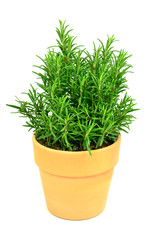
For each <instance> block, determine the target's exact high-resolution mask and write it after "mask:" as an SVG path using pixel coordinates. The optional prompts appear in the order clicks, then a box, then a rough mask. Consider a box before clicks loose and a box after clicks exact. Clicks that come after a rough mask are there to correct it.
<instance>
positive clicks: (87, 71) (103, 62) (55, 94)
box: [8, 21, 137, 154]
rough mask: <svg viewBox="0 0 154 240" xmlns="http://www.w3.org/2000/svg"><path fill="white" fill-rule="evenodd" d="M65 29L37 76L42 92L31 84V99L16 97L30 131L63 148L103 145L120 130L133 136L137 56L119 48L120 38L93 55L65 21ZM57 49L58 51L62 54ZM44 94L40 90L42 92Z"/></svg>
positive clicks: (109, 40)
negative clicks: (131, 89) (131, 84)
mask: <svg viewBox="0 0 154 240" xmlns="http://www.w3.org/2000/svg"><path fill="white" fill-rule="evenodd" d="M59 22H60V27H59V28H57V29H56V32H57V34H58V39H57V46H56V47H58V50H57V48H56V47H50V48H48V52H47V54H46V55H45V57H44V59H42V58H41V57H39V56H38V58H39V59H40V60H41V61H42V65H40V66H35V67H36V68H37V69H39V71H36V72H34V73H35V74H36V75H37V76H38V78H39V79H40V81H39V82H37V85H38V89H36V88H35V87H34V86H32V85H31V88H30V89H29V91H28V92H27V93H24V94H27V96H28V100H27V101H21V100H19V99H18V98H17V99H16V101H17V103H18V105H9V104H8V106H10V107H13V108H15V109H16V110H17V112H18V113H20V114H21V115H22V116H24V117H26V118H28V121H26V125H24V126H26V127H28V128H29V130H31V129H33V131H34V134H35V135H36V139H37V140H41V139H44V140H46V145H47V146H50V147H53V148H54V145H55V144H59V145H60V146H61V148H62V149H63V150H71V151H73V150H76V149H78V146H80V148H81V149H83V150H84V149H87V150H88V151H89V153H90V154H91V151H90V149H91V146H92V145H93V146H95V148H96V149H97V148H98V147H102V144H103V143H108V142H109V141H112V142H114V141H116V140H117V136H118V135H119V133H120V131H125V132H127V131H128V130H129V125H130V124H131V123H132V121H133V120H134V118H135V117H134V116H133V115H132V112H133V111H135V110H137V109H135V108H134V106H135V102H134V100H133V99H132V98H131V97H130V96H128V95H127V88H128V86H127V80H126V74H127V73H128V72H129V71H130V69H131V68H132V66H131V65H130V64H128V63H127V60H128V58H130V56H131V55H128V53H127V52H126V51H124V50H120V51H117V50H114V48H113V43H114V42H115V38H114V36H112V37H108V38H107V42H106V44H105V45H104V44H103V42H102V41H101V40H99V43H100V45H99V46H98V48H96V45H95V43H94V50H93V54H90V53H89V52H88V51H87V50H86V49H82V46H79V45H77V44H76V43H75V39H76V37H73V36H71V35H70V33H71V31H72V30H68V25H66V24H65V22H62V21H59ZM56 50H57V51H56ZM39 90H40V91H39Z"/></svg>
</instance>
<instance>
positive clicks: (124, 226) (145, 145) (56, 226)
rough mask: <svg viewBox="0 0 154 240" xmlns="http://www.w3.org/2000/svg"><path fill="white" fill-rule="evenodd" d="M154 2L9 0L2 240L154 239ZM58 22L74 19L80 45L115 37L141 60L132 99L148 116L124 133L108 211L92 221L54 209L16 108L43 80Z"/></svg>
mask: <svg viewBox="0 0 154 240" xmlns="http://www.w3.org/2000/svg"><path fill="white" fill-rule="evenodd" d="M152 3H153V1H150V0H146V1H141V0H140V1H137V0H136V1H135V0H129V1H120V0H116V1H111V0H110V1H109V0H106V1H103V0H102V1H99V0H95V1H86V0H82V1H81V0H78V1H68V0H65V1H47V0H44V1H33V0H31V1H29V0H27V1H17V0H14V1H11V0H10V1H7V0H5V1H4V0H3V1H1V4H0V5H1V6H0V24H1V28H0V69H1V70H0V89H1V91H0V128H1V129H0V141H1V142H0V146H1V147H0V149H1V150H0V195H1V197H0V221H1V223H0V239H2V240H6V239H9V240H10V239H16V240H19V239H20V240H21V239H22V240H25V239H26V240H27V239H54V240H57V239H58V240H61V239H64V240H65V239H67V240H72V239H73V240H79V239H81V240H82V239H90V240H92V239H98V240H99V239H105V240H112V239H118V240H124V239H125V240H127V239H128V240H130V239H134V240H136V239H140V240H141V239H148V240H153V239H154V150H153V149H154V137H153V136H154V128H153V122H154V107H153V105H154V104H153V103H154V90H153V89H154V59H153V56H154V27H153V24H154V14H153V9H154V8H153V6H152ZM58 19H62V20H65V19H66V20H67V23H68V24H69V25H70V26H71V28H73V29H74V35H77V36H78V43H79V44H84V45H86V46H87V47H88V49H89V50H91V49H92V41H93V40H94V41H95V40H96V39H97V38H100V39H102V40H103V41H104V40H106V36H107V34H109V35H112V34H115V37H116V38H117V39H119V40H120V42H117V43H116V47H117V48H124V49H125V50H128V52H129V53H130V54H133V57H132V59H131V60H130V63H131V64H133V66H134V74H131V75H129V76H128V80H129V87H130V91H129V93H130V94H131V95H132V97H133V98H136V100H137V102H138V107H139V108H140V109H141V111H139V112H137V113H136V117H137V120H136V121H135V122H134V123H133V124H132V126H131V131H130V133H129V134H122V144H121V152H120V159H119V163H118V164H117V166H116V167H115V171H114V176H113V179H112V183H111V187H110V191H109V195H108V201H107V205H106V208H105V210H104V212H103V213H102V214H101V215H99V216H98V217H95V218H93V219H90V220H85V221H67V220H62V219H59V218H57V217H54V216H53V215H52V214H50V213H49V212H48V210H47V208H46V204H45V200H44V195H43V190H42V185H41V181H40V176H39V170H38V168H37V166H36V165H35V163H34V159H33V149H32V141H31V137H32V133H28V132H27V129H25V128H23V127H22V124H23V123H24V122H23V119H22V118H19V117H18V116H17V115H13V114H12V115H11V114H10V111H11V110H10V109H9V108H8V107H6V106H5V104H6V103H12V104H13V103H14V96H15V95H17V96H18V97H20V96H21V95H20V93H21V92H22V91H26V90H27V89H28V87H29V84H30V83H33V82H34V81H35V80H36V77H35V75H34V74H33V73H32V70H33V67H32V65H33V64H37V63H38V59H37V58H36V57H35V55H36V54H38V55H40V56H42V57H43V54H44V53H46V48H47V47H48V46H50V45H54V44H55V43H56V41H55V39H56V32H55V28H56V27H57V26H58Z"/></svg>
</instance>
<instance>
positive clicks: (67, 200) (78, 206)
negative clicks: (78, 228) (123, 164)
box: [33, 135, 121, 220]
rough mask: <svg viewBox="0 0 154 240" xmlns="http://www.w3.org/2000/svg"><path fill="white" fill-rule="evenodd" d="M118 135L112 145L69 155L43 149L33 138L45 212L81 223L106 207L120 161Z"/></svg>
mask: <svg viewBox="0 0 154 240" xmlns="http://www.w3.org/2000/svg"><path fill="white" fill-rule="evenodd" d="M120 142H121V136H120V135H119V136H118V140H117V141H116V142H115V143H113V144H112V145H110V146H108V147H105V148H102V149H97V150H92V151H91V152H92V156H90V155H89V152H88V151H80V152H69V151H59V150H54V149H51V148H48V147H45V146H43V145H41V144H40V143H38V142H37V141H36V138H35V136H34V135H33V147H34V158H35V162H36V164H37V165H38V167H39V170H40V175H41V180H42V185H43V189H44V194H45V199H46V204H47V208H48V210H49V211H50V212H51V213H52V214H54V215H55V216H57V217H60V218H64V219H70V220H82V219H88V218H92V217H95V216H97V215H98V214H99V213H101V212H102V211H103V209H104V208H105V204H106V200H107V195H108V190H109V186H110V182H111V178H112V175H113V169H114V166H115V165H116V163H117V162H118V159H119V150H120Z"/></svg>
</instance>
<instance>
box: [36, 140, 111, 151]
mask: <svg viewBox="0 0 154 240" xmlns="http://www.w3.org/2000/svg"><path fill="white" fill-rule="evenodd" d="M37 141H38V142H39V143H40V144H41V145H43V146H45V147H49V148H52V149H56V150H62V151H87V149H83V147H82V143H78V144H77V143H75V145H74V148H73V150H70V149H69V148H65V150H64V149H62V147H61V145H60V143H59V142H56V143H55V144H54V145H52V143H51V145H48V143H47V140H46V139H41V140H37ZM113 143H114V142H113V141H108V142H107V143H103V144H102V146H101V147H98V148H97V149H100V148H104V147H107V146H110V145H111V144H113ZM72 145H73V144H72ZM90 149H91V150H95V149H96V148H95V143H91V146H90Z"/></svg>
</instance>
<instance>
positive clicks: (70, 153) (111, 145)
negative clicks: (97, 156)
mask: <svg viewBox="0 0 154 240" xmlns="http://www.w3.org/2000/svg"><path fill="white" fill-rule="evenodd" d="M32 141H33V142H35V144H37V145H38V146H39V147H40V148H42V149H43V150H46V151H49V152H55V153H56V152H57V153H63V154H69V155H74V154H78V155H80V154H83V153H89V152H88V150H86V151H67V150H66V151H65V150H57V149H53V148H49V147H46V146H44V145H42V144H41V143H39V142H38V141H37V140H36V136H35V134H33V137H32ZM119 141H121V135H120V134H119V135H118V139H117V140H116V141H115V142H114V143H112V144H110V145H109V146H106V147H104V148H99V149H93V150H91V153H94V152H96V151H97V152H99V151H106V150H109V149H110V148H113V147H114V146H115V145H116V144H117V142H119Z"/></svg>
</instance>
